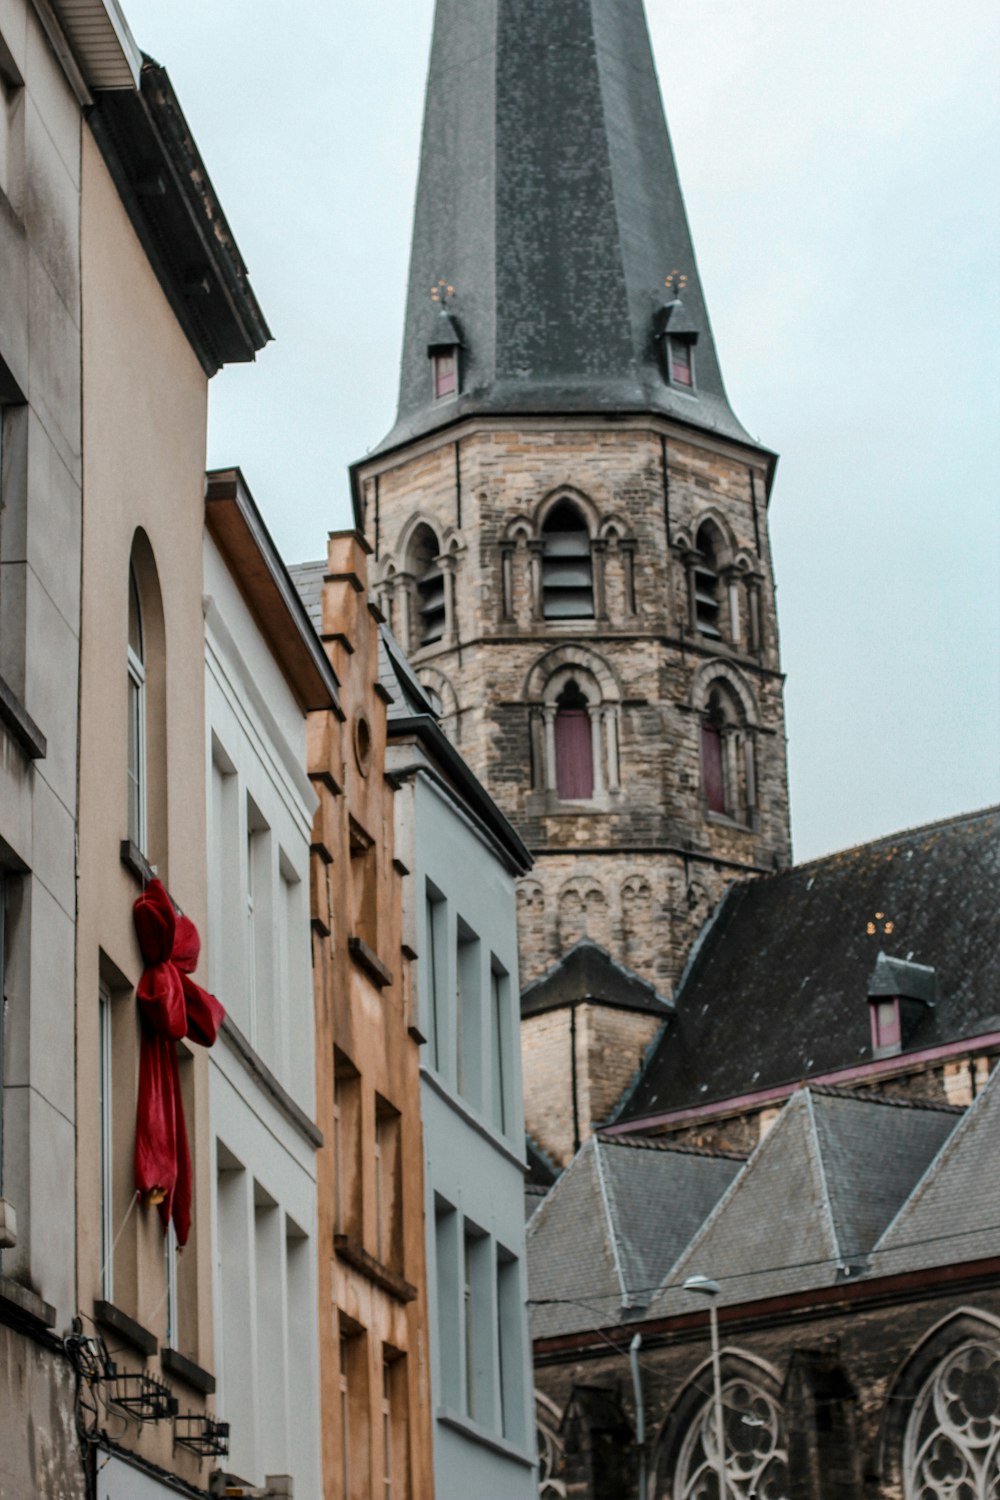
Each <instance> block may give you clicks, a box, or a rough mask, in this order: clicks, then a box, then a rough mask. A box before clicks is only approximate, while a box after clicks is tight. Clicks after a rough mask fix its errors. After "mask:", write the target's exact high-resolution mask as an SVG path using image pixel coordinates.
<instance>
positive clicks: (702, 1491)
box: [674, 1378, 790, 1500]
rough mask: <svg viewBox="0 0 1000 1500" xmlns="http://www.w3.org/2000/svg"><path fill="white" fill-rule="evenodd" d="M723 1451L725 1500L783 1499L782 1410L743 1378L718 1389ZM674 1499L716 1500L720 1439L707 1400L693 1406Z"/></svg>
mask: <svg viewBox="0 0 1000 1500" xmlns="http://www.w3.org/2000/svg"><path fill="white" fill-rule="evenodd" d="M722 1412H723V1416H722V1427H723V1433H722V1437H723V1454H724V1456H725V1475H726V1494H727V1497H728V1500H788V1497H789V1495H790V1488H789V1480H788V1454H787V1452H786V1449H785V1440H784V1433H783V1431H782V1421H781V1413H780V1411H779V1409H778V1406H777V1404H776V1402H775V1401H774V1400H773V1399H772V1398H771V1397H770V1396H769V1395H768V1394H767V1392H766V1391H765V1390H764V1389H763V1387H762V1386H760V1385H757V1384H756V1383H755V1382H752V1381H750V1380H747V1379H742V1378H737V1379H731V1380H728V1381H726V1382H725V1383H724V1384H723V1387H722ZM674 1497H675V1500H719V1438H718V1427H717V1425H716V1421H715V1408H714V1402H713V1400H712V1399H711V1398H709V1399H708V1400H706V1401H705V1402H704V1404H703V1405H702V1406H701V1407H699V1408H698V1410H697V1412H696V1414H695V1417H694V1420H693V1421H692V1423H691V1425H690V1427H689V1429H688V1432H687V1436H686V1437H685V1439H684V1443H683V1445H682V1447H681V1452H680V1458H679V1460H678V1464H677V1476H676V1481H675V1484H674Z"/></svg>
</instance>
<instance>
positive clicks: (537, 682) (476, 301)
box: [353, 0, 790, 996]
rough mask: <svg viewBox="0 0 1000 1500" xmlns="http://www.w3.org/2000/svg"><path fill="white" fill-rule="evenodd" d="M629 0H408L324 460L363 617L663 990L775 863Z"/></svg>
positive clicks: (765, 774)
mask: <svg viewBox="0 0 1000 1500" xmlns="http://www.w3.org/2000/svg"><path fill="white" fill-rule="evenodd" d="M774 464H775V458H774V455H773V454H772V453H771V452H769V451H768V450H766V449H764V448H762V447H761V446H760V445H759V444H758V443H756V442H755V441H754V440H753V439H752V438H751V437H750V436H749V435H748V433H747V432H746V431H745V429H744V428H743V427H742V426H741V424H740V422H739V421H738V420H737V418H736V416H735V415H734V413H733V411H732V409H731V407H730V404H729V400H728V398H727V396H726V391H725V387H724V385H723V381H722V375H721V371H720V368H719V361H718V358H717V355H716V350H715V344H714V341H713V338H712V329H711V325H710V323H709V319H708V313H707V310H706V306H705V300H704V296H703V294H702V288H701V283H700V280H699V276H698V269H697V266H696V263H695V256H694V249H693V246H692V242H691V235H690V231H689V229H688V224H687V219H686V215H685V211H684V204H683V199H682V196H681V190H680V184H679V180H678V176H677V171H676V167H675V164H674V158H673V152H672V149H671V145H670V140H669V136H668V133H667V127H666V121H665V119H664V114H663V107H662V103H661V99H660V92H659V86H658V83H657V79H656V73H655V68H654V64H653V57H652V50H651V46H650V40H649V34H648V31H647V26H646V18H645V13H644V10H643V4H642V0H546V3H544V4H540V3H538V0H438V3H437V12H436V17H435V26H434V39H433V47H432V54H431V63H430V76H429V81H428V89H427V102H426V115H425V120H424V133H423V149H422V159H421V167H420V182H419V189H418V196H417V205H416V218H415V224H414V231H413V248H412V260H411V269H410V282H409V300H408V306H407V313H406V327H405V332H404V342H403V357H402V377H401V383H400V395H399V411H398V416H397V420H396V423H395V426H394V427H393V429H392V431H391V432H390V433H389V435H388V436H387V437H386V438H385V440H384V441H383V442H382V443H381V444H380V445H379V447H378V448H377V449H376V450H375V451H374V452H373V453H371V454H370V455H369V456H368V457H367V458H366V459H364V460H363V461H362V462H361V463H359V464H357V465H356V466H355V469H354V471H353V479H354V485H355V499H356V504H357V506H358V509H359V513H360V514H361V515H362V516H363V517H364V525H365V529H366V533H367V536H368V539H369V541H370V543H371V545H372V546H373V548H374V552H375V557H374V568H375V574H374V576H375V579H376V583H377V588H378V591H379V598H380V600H381V603H382V607H383V609H384V611H385V613H386V615H387V616H388V618H389V620H390V622H391V625H392V628H393V629H394V631H395V632H396V634H397V635H398V637H399V638H400V640H401V641H402V643H403V645H404V647H405V648H406V650H407V651H408V652H409V653H410V656H411V660H412V661H413V664H414V667H415V668H416V670H417V672H418V674H419V676H420V678H421V680H422V681H423V682H424V683H425V684H426V685H427V687H428V688H430V689H431V690H432V692H433V693H434V694H436V696H437V699H438V700H439V703H440V707H441V712H442V716H443V724H444V727H445V728H446V730H447V731H448V733H449V735H450V736H451V738H452V740H453V741H454V743H455V744H456V745H457V746H458V747H459V748H460V749H461V751H462V753H463V755H464V756H465V757H466V758H467V760H468V761H469V762H470V763H471V765H472V766H473V768H474V769H475V771H476V772H477V774H478V775H479V776H480V777H481V778H482V780H483V781H484V782H485V784H486V786H487V787H488V788H489V789H490V791H491V792H492V794H493V796H494V797H495V799H496V800H497V802H498V803H499V804H500V806H501V807H502V808H503V809H504V811H505V812H506V813H507V814H508V816H509V817H510V818H511V819H512V821H513V822H514V824H515V825H516V827H517V828H518V830H519V832H520V833H521V835H522V837H523V838H524V839H525V841H526V843H527V844H528V846H529V848H530V849H531V850H532V852H533V853H534V855H535V859H536V863H535V867H534V870H533V871H532V873H531V875H530V876H529V877H528V878H527V879H526V880H525V881H524V882H523V883H522V887H521V892H520V903H521V904H520V922H521V929H520V939H521V951H522V965H523V969H522V979H523V980H524V981H525V982H526V983H527V982H528V981H531V980H533V979H535V978H537V977H538V976H539V975H540V974H542V973H543V972H544V971H545V970H546V969H548V968H549V967H550V966H551V965H552V963H553V962H554V961H555V960H556V959H557V958H559V957H560V956H561V955H563V954H564V953H566V951H567V950H568V949H569V948H570V947H571V946H572V945H573V944H574V943H576V942H577V941H578V940H579V939H581V938H584V937H587V938H590V939H591V940H592V941H593V942H595V943H597V944H599V945H600V946H601V947H603V948H605V949H607V950H608V951H609V952H610V954H611V955H612V956H613V958H614V959H615V960H616V962H617V963H619V964H621V965H623V966H625V967H626V968H628V969H630V970H632V971H634V972H635V973H636V974H637V975H638V976H640V977H641V978H642V979H643V980H644V981H646V983H648V984H649V985H650V986H652V987H653V988H654V989H655V991H656V992H657V993H660V994H663V995H667V996H669V993H670V990H671V987H672V986H673V984H674V983H675V981H676V979H677V977H678V975H679V973H680V971H681V969H682V968H683V965H684V962H685V959H686V957H687V954H688V952H689V950H690V947H691V943H692V941H693V939H694V937H695V936H696V934H697V932H698V930H699V928H700V926H701V924H702V923H703V921H704V919H705V917H706V916H707V914H708V913H709V911H710V910H711V909H712V907H713V906H714V904H715V902H716V900H717V898H718V896H719V895H720V894H721V891H722V889H723V888H724V886H725V884H726V883H727V882H728V881H729V880H731V879H732V878H734V877H736V876H743V875H746V874H748V873H752V872H755V871H768V870H772V869H774V868H775V867H776V866H780V865H782V864H785V863H787V861H788V859H789V856H790V846H789V831H788V792H787V780H786V762H785V734H784V718H783V708H782V674H781V669H780V662H779V654H778V629H777V616H776V612H775V597H774V581H773V576H772V568H771V556H770V549H769V545H768V534H767V519H766V518H767V505H768V498H769V493H770V487H771V480H772V476H773V471H774Z"/></svg>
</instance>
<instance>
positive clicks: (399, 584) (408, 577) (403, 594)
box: [396, 573, 420, 651]
mask: <svg viewBox="0 0 1000 1500" xmlns="http://www.w3.org/2000/svg"><path fill="white" fill-rule="evenodd" d="M415 590H416V583H415V580H414V577H413V574H412V573H398V574H397V575H396V591H397V593H398V595H399V640H400V644H401V645H402V647H403V650H404V651H415V650H416V648H417V646H418V645H419V644H420V642H419V641H417V640H414V638H413V595H414V592H415Z"/></svg>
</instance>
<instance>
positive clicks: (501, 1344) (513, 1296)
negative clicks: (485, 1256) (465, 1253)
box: [497, 1245, 526, 1444]
mask: <svg viewBox="0 0 1000 1500" xmlns="http://www.w3.org/2000/svg"><path fill="white" fill-rule="evenodd" d="M523 1314H524V1304H523V1302H522V1300H521V1276H520V1267H519V1265H518V1262H517V1259H516V1257H515V1256H513V1255H511V1253H510V1252H509V1251H508V1250H505V1249H504V1248H503V1246H501V1245H498V1246H497V1362H498V1383H499V1393H500V1430H501V1432H502V1433H503V1435H504V1437H505V1438H508V1439H509V1440H510V1442H512V1443H519V1444H523V1443H524V1441H525V1437H526V1434H525V1429H524V1401H525V1389H524V1348H523V1345H522V1342H521V1329H522V1326H523Z"/></svg>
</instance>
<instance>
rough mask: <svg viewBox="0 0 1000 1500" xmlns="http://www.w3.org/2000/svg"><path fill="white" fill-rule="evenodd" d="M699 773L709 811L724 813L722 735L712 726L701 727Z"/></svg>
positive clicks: (724, 788) (724, 791) (724, 792)
mask: <svg viewBox="0 0 1000 1500" xmlns="http://www.w3.org/2000/svg"><path fill="white" fill-rule="evenodd" d="M701 771H702V777H703V779H704V787H705V801H706V803H707V804H708V809H709V811H710V812H716V813H724V812H725V810H726V787H725V778H724V776H723V771H722V735H721V734H720V733H719V731H718V730H717V729H716V728H715V726H714V725H712V724H703V725H702V726H701Z"/></svg>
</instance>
